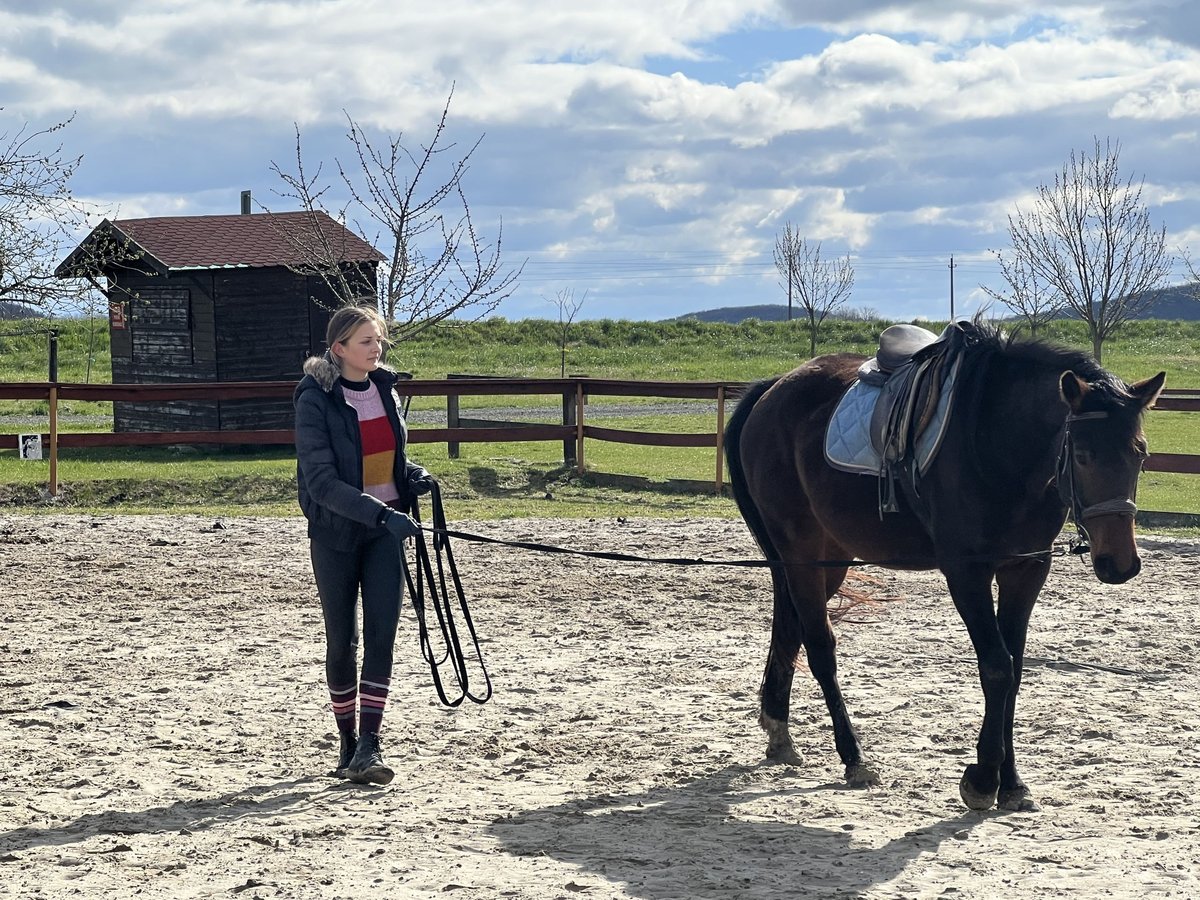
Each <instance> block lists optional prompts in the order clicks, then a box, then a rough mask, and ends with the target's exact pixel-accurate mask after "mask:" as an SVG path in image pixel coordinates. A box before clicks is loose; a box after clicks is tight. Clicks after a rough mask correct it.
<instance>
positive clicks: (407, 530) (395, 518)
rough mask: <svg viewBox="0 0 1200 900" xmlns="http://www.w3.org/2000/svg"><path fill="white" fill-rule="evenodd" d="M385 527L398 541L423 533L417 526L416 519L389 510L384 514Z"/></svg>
mask: <svg viewBox="0 0 1200 900" xmlns="http://www.w3.org/2000/svg"><path fill="white" fill-rule="evenodd" d="M383 527H384V528H386V529H387V530H388V531H389V532H391V534H392V537H394V538H395V539H396V540H398V541H403V540H405V539H406V538H410V537H416V536H417V535H418V534H420V533H421V526H420V525H418V524H417V520H416V519H414V518H413V517H412V516H410V515H408V514H407V513H402V512H396V510H394V509H389V510H388V511H387V512H385V513H384V515H383Z"/></svg>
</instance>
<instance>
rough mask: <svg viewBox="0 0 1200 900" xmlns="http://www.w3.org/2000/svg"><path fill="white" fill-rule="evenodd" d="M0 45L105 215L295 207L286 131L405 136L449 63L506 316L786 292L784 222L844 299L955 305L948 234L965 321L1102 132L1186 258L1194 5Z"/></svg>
mask: <svg viewBox="0 0 1200 900" xmlns="http://www.w3.org/2000/svg"><path fill="white" fill-rule="evenodd" d="M0 35H3V37H0V106H2V107H4V109H3V111H2V112H0V134H3V133H5V132H8V133H10V134H11V133H12V132H13V130H14V129H15V128H19V127H20V126H21V125H23V124H25V123H31V124H33V125H36V126H44V125H49V124H52V123H54V122H56V121H59V120H61V119H63V118H65V117H67V116H70V115H72V114H74V115H75V119H74V121H73V123H72V124H71V125H70V127H69V128H68V129H67V130H66V131H65V132H64V133H63V142H64V145H65V149H66V150H67V151H68V152H70V153H72V154H76V153H78V154H83V157H84V159H83V164H82V167H81V169H80V171H79V173H78V176H77V178H76V180H75V182H74V188H75V191H76V193H77V194H78V195H80V196H82V197H85V198H87V199H88V200H90V201H92V202H94V203H95V204H96V205H97V208H98V209H99V210H102V211H104V212H107V213H108V214H109V215H110V216H113V215H115V217H119V218H133V217H138V216H159V215H183V214H210V213H234V212H237V211H238V203H239V194H240V192H241V191H242V190H244V189H250V190H252V191H253V194H254V197H255V199H256V200H257V201H260V202H262V203H265V204H266V205H268V206H270V207H271V208H273V209H277V210H279V209H286V208H288V207H287V205H286V203H284V202H283V201H282V200H281V199H280V198H279V197H278V196H276V195H275V194H274V192H275V191H279V190H281V189H282V185H281V183H280V182H279V179H278V178H277V176H275V175H273V174H272V172H271V168H270V167H271V163H272V162H273V161H274V162H278V163H280V164H281V165H284V166H285V167H288V166H289V165H290V164H292V163H293V162H294V157H295V130H294V129H295V128H296V127H298V128H299V129H300V131H301V134H302V136H303V145H304V149H305V158H306V161H307V162H308V163H309V164H310V168H311V167H312V166H314V165H315V163H316V162H318V161H320V160H325V161H326V165H327V166H332V164H333V160H334V158H335V157H338V156H341V157H343V158H344V157H346V156H347V152H346V151H347V145H346V143H345V136H344V135H345V124H346V116H347V115H350V116H352V117H353V118H354V119H355V120H357V121H358V122H359V123H360V124H361V125H363V126H364V127H366V128H367V129H368V130H369V131H370V132H371V133H372V134H373V135H376V136H383V135H392V136H395V135H399V134H403V135H404V137H405V140H406V142H407V143H409V144H410V145H413V146H415V145H417V144H419V143H420V141H421V140H423V139H425V138H428V137H429V136H430V135H431V134H432V129H433V126H434V124H435V123H436V121H437V117H438V114H439V113H440V111H441V108H442V106H443V104H444V103H445V101H446V98H447V96H448V94H449V91H450V89H451V85H453V86H454V96H453V101H452V104H451V112H450V116H451V120H450V131H451V135H452V137H454V138H455V139H456V140H458V141H460V142H461V143H460V146H467V145H469V144H470V143H471V142H473V141H474V140H475V139H476V138H478V137H480V136H481V135H482V136H483V142H482V144H481V146H480V148H479V150H478V151H477V153H476V155H475V157H474V161H473V164H472V166H471V170H470V172H469V173H468V176H467V179H466V185H465V186H466V192H467V196H468V199H469V200H470V201H471V204H472V212H473V215H474V218H475V220H476V224H477V226H478V227H479V229H480V231H481V232H482V234H483V236H484V237H485V238H492V237H494V235H495V232H496V226H497V223H498V221H499V220H500V219H503V236H504V241H503V248H504V255H505V258H506V259H507V260H508V261H510V262H512V263H514V264H517V263H519V262H521V261H522V260H527V262H526V264H525V270H524V274H523V276H522V278H521V282H520V288H519V289H518V290H517V292H516V293H515V294H514V295H513V296H512V298H510V299H509V300H508V301H506V303H505V304H504V305H503V306H502V307H501V309H500V310H499V312H500V313H501V314H503V315H506V316H508V317H509V318H521V317H525V316H539V317H552V316H553V315H554V314H555V309H554V307H553V306H552V305H551V304H550V303H549V302H548V299H547V298H553V297H554V296H555V294H556V293H557V292H559V291H561V290H563V289H570V290H572V291H573V292H574V294H575V296H576V297H579V296H581V295H582V294H583V292H585V291H586V292H587V299H586V301H585V305H584V307H583V310H582V312H581V317H583V318H602V317H609V318H635V319H657V318H666V317H669V316H675V315H679V314H682V313H685V312H690V311H694V310H699V309H709V308H713V307H718V306H737V305H749V304H757V303H778V302H784V301H785V297H784V294H783V292H782V290H781V288H780V287H779V284H778V281H779V279H778V276H777V274H776V273H775V271H774V267H773V264H772V261H771V257H772V253H771V251H772V247H773V244H774V240H775V238H776V236H777V234H778V233H779V231H780V230H781V229H782V228H783V226H784V224H785V223H787V222H790V223H792V224H793V225H794V226H795V227H796V228H797V230H798V231H799V233H800V234H802V235H804V236H806V237H808V238H809V239H810V240H813V241H817V240H819V241H821V242H822V248H823V252H824V253H825V254H844V253H848V254H850V256H851V257H852V260H853V263H854V266H855V271H856V276H857V278H856V284H855V290H854V295H853V298H852V304H853V305H856V306H859V307H869V308H871V309H873V310H875V311H877V312H879V313H880V314H882V315H884V316H887V317H889V318H893V319H901V318H909V317H913V316H929V317H943V318H944V317H945V316H946V315H947V314H948V311H949V294H950V285H951V271H950V269H949V261H950V258H951V256H953V258H954V260H955V263H956V268H955V270H954V272H953V283H954V289H955V298H956V311H957V312H959V313H960V314H961V313H969V312H972V311H974V309H975V308H977V307H978V305H979V304H980V303H981V302H982V294H981V291H980V290H979V284H980V283H981V282H984V283H988V284H992V285H996V286H999V283H998V280H997V272H996V267H995V264H994V262H993V261H992V258H991V256H990V254H989V250H991V249H1000V248H1003V247H1005V246H1006V244H1007V238H1006V233H1005V226H1006V217H1007V215H1008V214H1009V213H1010V212H1012V211H1013V209H1014V208H1015V206H1016V205H1017V204H1021V203H1025V204H1027V203H1028V202H1029V200H1030V197H1031V195H1032V193H1033V192H1034V190H1035V189H1036V187H1037V186H1038V184H1040V183H1043V182H1048V181H1051V180H1052V179H1053V177H1054V174H1055V172H1056V171H1058V170H1059V169H1061V167H1062V166H1063V164H1064V163H1065V162H1066V161H1067V158H1068V155H1069V154H1070V153H1071V152H1072V151H1073V150H1074V151H1080V150H1087V151H1090V150H1091V148H1092V146H1093V143H1094V140H1095V139H1096V138H1100V139H1102V140H1103V139H1114V140H1118V141H1120V144H1121V171H1122V174H1124V175H1133V176H1136V177H1137V178H1139V179H1140V178H1144V179H1145V188H1144V195H1143V196H1144V199H1145V201H1146V202H1147V204H1148V205H1149V207H1150V209H1151V212H1152V215H1153V217H1154V220H1155V221H1156V223H1158V224H1161V225H1164V226H1165V227H1166V229H1167V232H1168V238H1169V241H1170V243H1171V245H1172V247H1191V248H1193V249H1194V250H1195V251H1197V252H1200V174H1198V173H1200V165H1198V164H1197V162H1196V160H1197V158H1198V154H1200V150H1198V148H1200V16H1198V15H1196V12H1195V2H1194V0H1138V2H1133V0H1069V2H1062V3H1045V2H1037V3H1034V2H1030V0H953V2H950V0H907V2H905V0H896V2H873V0H808V2H803V0H660V2H654V3H650V2H646V0H589V2H586V3H585V2H571V0H558V2H549V0H469V2H464V0H440V2H438V3H431V2H428V0H421V2H415V0H294V2H286V0H222V2H220V3H213V2H209V0H121V2H112V0H98V2H90V0H89V2H84V0H79V2H67V3H33V2H17V0H2V2H0ZM1194 255H1195V254H1194ZM1176 272H1177V275H1178V280H1183V275H1184V270H1183V267H1182V265H1180V266H1177V268H1176Z"/></svg>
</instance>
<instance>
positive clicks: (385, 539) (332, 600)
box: [310, 531, 404, 687]
mask: <svg viewBox="0 0 1200 900" xmlns="http://www.w3.org/2000/svg"><path fill="white" fill-rule="evenodd" d="M310 553H311V555H312V567H313V575H315V576H316V580H317V593H318V594H319V595H320V597H321V612H322V613H324V615H325V677H326V679H327V680H328V682H329V684H330V685H331V686H338V687H341V686H349V685H352V684H356V683H357V682H358V677H357V672H356V671H355V657H356V654H357V651H358V636H359V629H358V621H357V619H356V617H355V615H354V613H355V605H356V602H357V600H358V595H359V591H360V590H361V591H362V608H363V612H362V636H363V665H362V677H363V678H364V679H366V680H371V679H372V678H376V679H378V678H384V679H386V678H390V677H391V676H392V648H393V646H394V645H395V643H396V625H397V623H398V622H399V620H400V596H401V591H402V590H403V589H404V581H403V575H402V573H401V569H400V546H399V544H397V543H396V539H395V538H393V537H392V536H391V534H389V533H388V532H386V531H384V532H382V534H381V535H380V536H379V537H377V538H374V539H373V540H369V541H367V542H366V543H364V544H363V545H362V546H360V547H359V548H358V549H357V550H334V549H333V548H331V547H327V546H325V545H323V544H319V543H317V542H316V541H311V542H310Z"/></svg>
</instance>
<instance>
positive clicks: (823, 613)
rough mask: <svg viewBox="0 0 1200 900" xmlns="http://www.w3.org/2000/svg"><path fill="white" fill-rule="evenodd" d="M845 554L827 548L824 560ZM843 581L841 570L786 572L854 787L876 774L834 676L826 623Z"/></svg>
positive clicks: (830, 630) (830, 631) (834, 663)
mask: <svg viewBox="0 0 1200 900" xmlns="http://www.w3.org/2000/svg"><path fill="white" fill-rule="evenodd" d="M845 555H846V553H845V551H844V550H843V549H842V548H840V547H835V546H830V547H828V548H827V551H826V558H843V557H845ZM845 578H846V570H845V569H844V568H824V569H822V568H807V569H805V568H801V567H794V568H792V569H790V570H789V572H788V581H789V584H790V585H791V587H792V591H793V594H792V596H793V597H795V598H796V601H797V611H798V613H799V618H800V625H801V628H802V630H803V632H804V649H805V652H806V654H807V657H808V667H809V669H810V670H811V671H812V674H813V677H814V678H815V679H816V680H817V684H819V685H820V686H821V693H822V694H823V695H824V697H825V706H826V707H827V708H828V709H829V717H830V719H831V721H832V722H833V740H834V745H835V746H836V747H837V752H838V756H840V757H841V760H842V763H843V764H844V765H845V766H846V782H847V783H848V784H850V785H853V786H855V787H863V786H867V785H873V784H878V783H879V775H878V774H877V773H876V772H875V770H874V769H873V768H871V767H870V766H868V765H867V764H866V763H865V762H864V761H863V752H862V746H861V745H860V744H859V742H858V735H857V734H856V733H855V731H854V726H853V725H852V724H851V722H850V714H849V713H848V712H847V711H846V703H845V700H844V699H843V698H842V688H841V685H840V684H839V683H838V677H837V638H836V637H835V636H834V633H833V625H832V624H831V623H830V621H829V612H828V603H829V600H830V599H831V598H832V597H833V595H834V594H836V593H837V590H838V588H839V587H841V586H842V582H843V581H844V580H845Z"/></svg>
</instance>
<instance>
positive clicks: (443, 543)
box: [400, 481, 492, 708]
mask: <svg viewBox="0 0 1200 900" xmlns="http://www.w3.org/2000/svg"><path fill="white" fill-rule="evenodd" d="M429 499H430V508H431V515H432V517H433V527H432V528H428V527H426V526H422V528H423V530H425V531H430V532H432V535H433V540H432V543H433V550H434V553H433V556H434V558H435V559H436V560H437V577H436V578H435V577H434V573H433V564H432V562H431V561H430V555H429V548H428V547H427V546H426V544H425V537H424V535H419V536H418V537H417V538H416V539H415V540H414V541H413V543H414V545H415V547H416V553H415V556H416V577H415V579H414V577H413V573H412V572H411V570H410V569H409V565H408V558H407V555H406V554H405V553H404V551H403V550H401V552H400V559H401V563H402V567H403V569H404V581H405V583H406V584H407V585H408V593H409V596H410V597H412V603H413V609H414V610H415V611H416V614H417V633H418V638H419V640H420V643H421V655H422V656H423V657H424V658H425V662H426V663H428V664H429V671H430V674H431V675H432V676H433V685H434V687H435V688H436V689H437V692H438V697H439V698H440V699H441V701H442V703H443V704H444V705H445V706H449V707H451V708H454V707H456V706H458V705H460V704H461V703H462V702H463V700H464V699H466V700H470V701H471V702H473V703H480V704H483V703H487V701H488V700H489V699H491V696H492V679H491V676H489V675H488V670H487V666H486V665H484V662H483V653H482V651H481V650H480V648H479V636H478V635H477V634H476V632H475V622H474V621H473V620H472V618H471V610H470V609H469V608H468V607H467V598H466V595H465V594H464V593H463V586H462V579H460V578H459V576H458V566H457V565H456V564H455V562H454V551H453V550H452V549H451V548H450V535H451V534H453V532H451V531H449V530H448V529H447V528H446V512H445V510H444V509H443V508H442V492H441V489H440V488H439V487H438V484H437V482H436V481H435V482H434V483H433V489H432V491H431V492H430V495H429ZM410 512H411V514H412V517H413V518H414V519H416V520H417V521H418V522H420V521H421V515H420V510H419V508H418V503H417V500H416V499H415V498H414V499H413V501H412V505H411V507H410ZM447 571H449V573H450V579H451V582H452V583H453V585H454V598H455V599H454V600H452V599H451V597H450V590H449V588H448V587H447V585H446V573H447ZM426 584H428V585H429V604H430V605H431V606H432V607H433V610H434V612H435V613H436V615H437V620H438V629H439V631H440V632H441V635H442V643H443V645H444V647H445V652H444V653H443V654H442V655H441V657H440V658H439V657H438V655H437V654H436V653H435V651H434V649H433V643H432V642H431V641H430V639H429V626H428V624H427V623H426V615H425V585H426ZM455 601H457V602H455ZM456 605H457V607H458V612H457V613H456V612H455V606H456ZM456 616H461V619H462V623H463V625H465V626H466V630H467V634H468V636H469V637H470V640H471V645H472V646H473V647H474V656H475V661H476V663H477V664H478V666H479V671H480V673H481V674H482V675H483V684H484V691H483V693H482V694H475V693H472V692H471V683H470V673H469V671H468V668H467V662H468V660H467V655H466V654H465V653H464V652H463V646H462V640H461V638H460V637H459V628H458V625H457V624H456V622H455V618H456ZM447 661H448V662H449V664H450V667H451V670H452V671H453V673H454V678H455V681H457V682H458V687H459V691H460V693H459V695H458V696H457V697H455V698H454V699H451V698H450V697H449V696H448V695H447V693H446V689H445V686H444V685H443V682H442V675H441V671H440V667H441V666H442V665H443V664H445V663H446V662H447Z"/></svg>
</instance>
